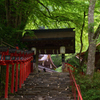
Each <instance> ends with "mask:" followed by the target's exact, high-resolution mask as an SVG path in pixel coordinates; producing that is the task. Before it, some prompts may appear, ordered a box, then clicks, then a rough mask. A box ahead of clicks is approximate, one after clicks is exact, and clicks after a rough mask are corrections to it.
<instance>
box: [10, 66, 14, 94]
mask: <svg viewBox="0 0 100 100" xmlns="http://www.w3.org/2000/svg"><path fill="white" fill-rule="evenodd" d="M11 93H14V64H13V65H12V78H11Z"/></svg>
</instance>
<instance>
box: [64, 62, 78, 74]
mask: <svg viewBox="0 0 100 100" xmlns="http://www.w3.org/2000/svg"><path fill="white" fill-rule="evenodd" d="M66 65H69V66H70V67H72V68H74V70H73V72H75V69H76V67H74V66H72V65H71V64H69V63H65V66H66Z"/></svg>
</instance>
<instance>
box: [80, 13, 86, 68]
mask: <svg viewBox="0 0 100 100" xmlns="http://www.w3.org/2000/svg"><path fill="white" fill-rule="evenodd" d="M85 17H86V15H85V12H84V18H83V25H82V29H81V36H80V41H81V49H80V53H79V62H80V67H81V60H80V58H81V52H82V48H83V41H82V36H83V29H84V26H85Z"/></svg>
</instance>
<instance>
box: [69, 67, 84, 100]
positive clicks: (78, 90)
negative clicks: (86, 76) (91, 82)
mask: <svg viewBox="0 0 100 100" xmlns="http://www.w3.org/2000/svg"><path fill="white" fill-rule="evenodd" d="M68 70H69V73H70V76H71V81H72V82H73V84H72V91H73V95H74V100H76V90H77V93H78V95H79V98H80V100H83V98H82V95H81V92H80V89H79V87H78V86H77V83H76V80H75V78H74V76H73V74H72V71H71V70H70V68H69V67H68Z"/></svg>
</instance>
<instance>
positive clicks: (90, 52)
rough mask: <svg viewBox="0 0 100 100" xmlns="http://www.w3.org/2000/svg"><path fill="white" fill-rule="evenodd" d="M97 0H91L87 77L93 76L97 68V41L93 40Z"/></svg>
mask: <svg viewBox="0 0 100 100" xmlns="http://www.w3.org/2000/svg"><path fill="white" fill-rule="evenodd" d="M95 3H96V0H90V4H89V11H88V39H89V50H88V62H87V72H86V74H87V75H90V76H93V73H94V66H95V50H96V41H95V40H94V39H93V36H94V8H95Z"/></svg>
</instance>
